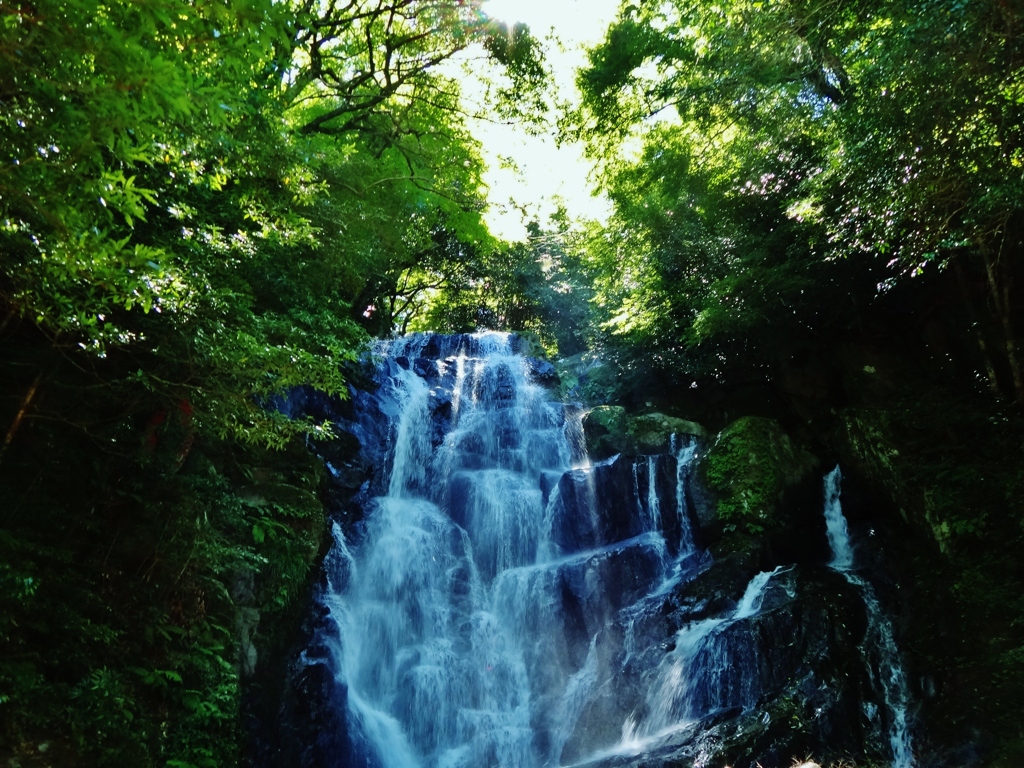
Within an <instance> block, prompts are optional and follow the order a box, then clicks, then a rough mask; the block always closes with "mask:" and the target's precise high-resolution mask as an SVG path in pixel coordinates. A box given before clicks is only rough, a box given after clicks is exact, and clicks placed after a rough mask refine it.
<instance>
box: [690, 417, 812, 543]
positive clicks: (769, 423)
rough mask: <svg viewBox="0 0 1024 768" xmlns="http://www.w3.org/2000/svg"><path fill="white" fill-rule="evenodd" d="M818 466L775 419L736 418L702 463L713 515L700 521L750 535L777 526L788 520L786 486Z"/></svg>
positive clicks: (810, 455) (797, 482) (807, 475)
mask: <svg viewBox="0 0 1024 768" xmlns="http://www.w3.org/2000/svg"><path fill="white" fill-rule="evenodd" d="M817 467H818V460H817V459H816V458H815V457H814V456H813V455H812V454H811V453H809V452H807V451H806V450H804V449H802V448H800V447H798V446H797V445H795V444H794V443H793V441H792V440H791V439H790V438H789V435H787V434H786V433H785V432H784V431H783V430H782V428H781V427H780V426H779V424H778V422H777V421H775V420H774V419H765V418H761V417H757V416H745V417H743V418H741V419H737V420H736V421H734V422H733V423H732V424H730V425H729V426H727V427H726V428H725V429H723V430H722V431H721V432H720V433H719V435H718V437H717V438H716V439H715V442H714V444H713V445H712V446H711V448H710V450H709V451H708V452H707V454H706V455H705V456H704V458H703V459H702V461H701V463H700V476H701V479H702V480H703V483H704V485H705V487H706V488H707V489H708V490H710V491H711V492H712V496H713V504H712V505H711V508H712V509H713V511H714V516H715V520H714V521H711V520H702V522H704V523H712V522H717V523H719V524H722V525H723V526H724V527H725V530H726V531H730V530H735V529H741V530H742V531H744V532H747V533H752V534H759V533H762V532H764V531H776V530H779V529H780V528H782V527H783V526H784V524H785V521H784V520H783V515H782V513H781V506H782V501H783V496H784V495H785V493H786V491H787V490H788V489H790V488H792V487H794V486H796V485H799V484H800V483H802V482H803V481H804V480H806V479H808V477H809V476H810V475H811V473H814V472H815V471H816V470H817Z"/></svg>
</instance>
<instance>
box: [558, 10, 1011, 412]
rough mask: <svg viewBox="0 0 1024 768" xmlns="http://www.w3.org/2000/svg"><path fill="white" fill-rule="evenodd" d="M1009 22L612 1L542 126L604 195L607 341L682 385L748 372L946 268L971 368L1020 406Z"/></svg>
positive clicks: (984, 16) (944, 13)
mask: <svg viewBox="0 0 1024 768" xmlns="http://www.w3.org/2000/svg"><path fill="white" fill-rule="evenodd" d="M1021 20H1022V19H1021V11H1020V8H1019V7H1017V6H1016V5H1013V4H998V3H995V4H994V3H989V2H984V0H978V2H966V3H962V2H953V1H952V0H920V1H917V0H915V1H914V2H905V1H904V0H892V2H885V3H882V4H878V3H871V4H864V3H859V2H855V3H846V4H843V5H842V6H841V7H839V6H836V5H835V4H834V3H824V2H797V3H762V2H755V1H754V0H730V1H729V2H726V3H719V4H716V5H706V4H698V3H692V2H687V1H685V0H678V1H674V2H668V3H661V4H653V3H641V4H632V5H626V6H624V7H623V9H622V11H621V12H620V16H619V18H618V19H617V21H616V22H615V23H614V24H613V26H612V27H611V29H610V30H609V32H608V34H607V37H606V39H605V41H604V42H603V43H601V44H600V45H598V46H597V47H596V48H594V49H593V50H592V51H591V52H590V64H589V66H588V67H587V68H586V69H584V70H583V71H582V72H581V73H580V74H579V78H578V82H579V85H580V87H581V89H582V91H583V104H582V106H581V108H580V109H579V110H578V111H576V112H575V113H573V114H570V115H568V116H567V117H566V118H565V120H564V121H563V127H564V129H565V131H566V134H567V135H569V136H578V137H582V138H585V139H587V140H588V141H589V145H590V152H591V155H592V156H593V157H595V158H596V159H598V160H600V161H601V163H602V164H603V171H602V178H603V185H604V187H605V189H606V190H607V191H608V193H609V194H610V196H611V197H612V199H613V201H614V202H615V205H616V214H615V216H614V217H613V219H612V221H611V222H610V223H609V226H608V227H607V228H606V230H605V231H604V232H602V233H599V234H598V235H597V236H596V237H595V238H594V239H593V240H592V242H591V245H590V246H589V248H588V252H589V254H590V258H591V261H592V264H593V266H594V268H595V270H596V271H597V273H598V279H597V283H596V286H597V288H598V293H597V296H596V299H597V304H598V306H599V307H600V310H601V313H602V314H603V316H604V328H605V329H606V330H607V331H608V332H610V333H611V334H612V337H611V339H610V342H611V343H613V344H615V345H617V346H619V347H623V346H624V347H625V348H626V350H625V354H626V356H627V358H628V350H629V349H631V348H632V349H636V348H642V349H649V350H653V352H654V358H655V359H654V363H653V367H654V368H658V367H659V366H665V365H666V364H668V363H669V361H673V360H681V361H683V362H684V363H685V366H686V367H687V368H688V370H689V371H690V374H691V376H692V379H693V380H694V381H698V382H699V381H701V379H702V377H704V378H714V379H715V381H716V382H717V383H719V384H721V383H722V381H723V378H724V374H725V372H726V371H729V372H730V373H731V374H732V376H733V377H734V378H754V377H762V378H763V377H764V376H765V371H766V368H767V367H768V366H771V365H773V364H774V363H775V362H776V361H778V360H780V359H785V358H787V357H788V356H790V355H792V354H794V353H798V352H799V350H800V349H801V348H802V347H805V346H807V345H808V344H813V343H814V339H813V336H814V334H816V333H818V334H820V333H822V332H823V331H824V330H825V329H827V328H830V327H833V328H835V327H837V328H840V329H841V328H845V327H849V326H850V325H851V324H853V323H855V322H857V317H856V313H855V310H854V307H856V306H864V305H865V304H867V303H868V302H870V301H871V300H872V296H873V294H875V293H876V292H878V291H882V292H884V291H886V290H891V289H892V288H893V286H895V285H897V284H899V283H900V282H901V281H902V280H904V279H905V278H907V277H912V276H921V275H930V274H932V273H935V272H936V271H937V269H936V268H938V269H942V268H943V267H945V266H950V265H952V264H953V263H954V262H955V263H956V265H957V269H958V270H959V269H962V271H963V277H962V278H961V282H963V283H964V284H965V285H969V286H977V288H974V287H967V288H965V290H966V291H967V294H966V295H967V297H968V298H967V300H966V301H967V304H968V305H970V304H971V303H972V302H973V303H975V308H976V307H977V305H981V307H982V308H983V310H984V311H986V312H987V313H988V315H987V317H988V318H990V319H989V320H988V322H985V323H983V324H981V325H979V324H978V321H977V320H976V319H972V318H971V315H972V314H976V311H975V308H971V307H968V309H969V311H967V312H965V313H964V316H965V319H966V320H967V322H966V323H964V324H963V326H962V327H963V332H964V333H967V332H968V329H969V328H971V327H972V326H973V327H974V329H975V331H974V332H975V333H976V335H977V336H978V339H979V340H978V343H979V344H981V345H982V349H983V352H982V356H981V358H980V359H979V360H978V367H979V368H981V367H985V368H986V369H987V370H988V378H989V380H990V384H991V386H992V387H993V389H995V390H1001V391H1002V392H1004V393H1007V394H1010V393H1014V394H1015V396H1016V397H1017V399H1018V400H1022V398H1024V367H1022V364H1021V361H1020V360H1019V357H1018V353H1017V351H1016V349H1017V347H1018V346H1019V345H1018V344H1017V342H1016V336H1017V329H1018V326H1019V321H1020V317H1019V311H1017V310H1016V309H1015V308H1014V307H1015V304H1014V302H1013V301H1012V299H1011V285H1012V283H1013V282H1014V277H1015V275H1016V273H1017V272H1019V254H1020V251H1021V247H1022V243H1024V239H1022V235H1021V231H1020V227H1019V225H1018V223H1017V221H1018V219H1019V218H1020V203H1019V201H1020V199H1021V195H1020V194H1019V192H1020V190H1019V189H1018V186H1019V185H1020V184H1021V182H1022V174H1021V161H1020V158H1019V157H1018V154H1019V153H1020V151H1021V147H1022V143H1021V140H1020V134H1021V131H1022V126H1024V114H1022V112H1021V109H1020V104H1021V101H1020V99H1018V98H1017V95H1016V94H1017V92H1018V90H1019V88H1018V81H1019V80H1020V76H1021V75H1020V71H1021V70H1020V62H1021V61H1024V59H1022V57H1021V56H1020V50H1019V45H1020V36H1019V35H1016V34H1014V32H1013V31H1012V30H1015V29H1016V28H1017V27H1018V26H1019V24H1020V22H1021ZM655 118H656V119H655ZM627 140H628V142H627ZM636 145H639V146H640V147H641V149H640V152H639V154H638V155H637V156H635V157H631V156H630V154H629V153H628V152H623V148H624V147H629V146H636ZM972 293H975V294H981V299H980V300H977V299H972V298H971V294H972ZM851 299H852V300H851ZM627 363H628V360H627ZM743 368H746V370H742V369H743ZM1022 401H1024V400H1022Z"/></svg>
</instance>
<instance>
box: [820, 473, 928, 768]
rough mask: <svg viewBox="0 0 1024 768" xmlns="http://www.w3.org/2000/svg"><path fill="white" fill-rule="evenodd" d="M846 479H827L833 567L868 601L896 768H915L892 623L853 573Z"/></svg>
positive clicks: (870, 639) (868, 644)
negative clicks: (844, 503) (843, 487)
mask: <svg viewBox="0 0 1024 768" xmlns="http://www.w3.org/2000/svg"><path fill="white" fill-rule="evenodd" d="M842 478H843V476H842V472H840V469H839V467H838V466H836V468H835V469H833V470H832V471H831V472H830V473H829V474H828V475H826V477H825V523H826V529H827V533H828V541H829V546H830V547H831V548H832V560H831V562H830V563H829V565H830V566H831V567H832V568H833V569H835V570H836V571H838V572H839V573H841V574H842V575H843V577H844V578H845V579H846V580H847V581H848V582H850V584H852V585H853V586H854V587H856V588H857V590H858V591H859V592H860V594H861V598H862V599H863V601H864V607H865V608H866V609H867V615H868V631H867V635H866V637H865V639H864V646H865V648H864V652H865V655H866V656H867V657H868V658H873V657H876V656H877V658H878V662H879V664H878V670H877V674H878V681H879V683H880V686H881V689H882V694H883V696H884V698H885V704H886V707H887V709H888V710H889V718H890V722H889V745H890V747H891V748H892V756H893V766H894V768H912V767H913V765H914V753H913V743H912V739H911V733H910V724H909V722H908V713H907V711H908V708H909V706H910V692H909V690H908V688H907V679H906V675H905V674H904V672H903V665H902V663H901V662H900V654H899V649H898V648H897V647H896V640H895V638H894V637H893V628H892V623H891V622H890V621H889V619H888V618H886V616H885V613H884V612H883V610H882V606H881V604H880V603H879V602H878V597H877V596H876V595H875V591H874V589H873V588H872V587H871V585H870V584H869V583H868V582H866V581H865V580H864V579H862V578H860V577H859V576H858V575H857V574H855V573H853V571H852V568H853V562H854V557H853V545H852V544H851V542H850V534H849V530H848V528H847V524H846V516H845V515H843V508H842V503H841V501H840V496H841V484H842Z"/></svg>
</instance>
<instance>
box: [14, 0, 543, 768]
mask: <svg viewBox="0 0 1024 768" xmlns="http://www.w3.org/2000/svg"><path fill="white" fill-rule="evenodd" d="M494 34H497V28H496V27H495V26H494V25H493V24H491V23H490V22H488V21H487V20H486V18H484V17H483V16H482V14H481V13H480V7H479V3H463V2H461V0H460V1H458V2H456V1H455V0H451V2H449V1H448V0H445V1H444V2H419V1H418V0H395V1H394V2H388V1H386V0H380V2H361V1H360V2H354V3H346V4H334V3H326V4H320V3H298V2H296V3H292V2H271V0H225V1H224V2H217V3H200V4H196V3H191V2H186V1H185V0H162V1H161V2H155V3H138V2H128V1H127V0H123V1H122V0H117V1H115V2H99V0H72V1H71V2H56V0H40V2H36V3H31V4H14V5H12V4H10V3H7V4H0V59H2V61H3V64H4V66H3V67H2V68H0V147H2V149H0V154H2V155H3V156H2V157H0V160H2V162H0V377H2V379H3V381H4V387H3V391H2V392H0V423H2V424H3V427H2V430H0V431H2V434H3V435H4V443H3V444H2V446H0V497H2V498H4V499H5V500H7V502H9V503H7V502H5V504H6V506H5V507H4V509H3V511H2V513H0V762H4V763H5V764H6V763H7V762H12V764H13V763H20V764H28V763H29V761H30V760H34V759H35V758H36V757H37V756H38V755H37V754H36V747H37V745H39V744H40V743H42V742H45V743H47V744H50V745H51V747H50V748H51V749H52V751H51V752H50V753H49V754H50V755H52V756H53V760H54V762H55V763H56V762H62V764H67V765H98V766H99V765H118V766H121V765H132V766H141V767H144V766H162V765H178V766H231V765H236V764H238V760H239V757H240V749H239V745H240V741H241V738H242V734H241V732H240V715H239V712H240V685H241V678H242V673H243V672H245V671H246V668H247V667H248V666H251V651H252V648H253V647H255V648H257V649H258V648H261V647H264V646H265V645H266V644H268V643H271V642H278V640H275V639H274V638H273V637H272V635H273V631H274V630H273V624H274V621H275V618H277V617H280V616H282V615H283V614H284V613H285V612H286V611H288V610H289V609H290V606H291V605H292V603H293V601H294V600H295V599H296V597H297V596H299V595H300V594H302V593H303V591H304V590H305V589H306V588H307V586H308V578H309V572H310V567H311V564H312V563H313V562H314V561H315V559H316V556H317V553H318V551H319V548H320V541H321V537H322V535H323V530H324V519H323V509H322V506H321V504H320V502H319V501H318V498H317V496H318V486H317V477H318V474H317V470H316V468H315V466H314V462H313V459H312V457H311V456H310V455H309V454H308V453H307V452H306V450H305V443H306V440H307V439H309V438H317V439H329V438H330V437H332V435H333V432H332V429H331V425H329V424H321V423H316V422H313V421H310V420H306V421H301V420H291V419H288V418H285V417H284V416H283V415H281V414H280V413H278V412H276V411H275V409H274V408H273V404H274V403H275V402H279V400H278V398H280V397H281V396H282V395H284V394H286V393H287V392H288V391H289V389H291V388H293V387H295V386H296V385H312V386H314V387H316V388H317V389H319V390H321V391H323V392H327V393H330V394H332V395H335V396H337V397H339V398H344V397H346V396H347V393H348V379H349V373H350V372H351V371H352V370H354V369H355V368H356V360H357V358H358V356H359V352H360V349H361V347H362V345H363V343H364V341H365V339H366V338H367V328H366V327H364V326H368V327H369V330H371V331H377V332H380V333H390V332H391V331H392V330H393V325H394V324H396V323H398V324H401V323H404V322H407V321H408V319H409V318H410V317H411V316H412V315H413V314H414V313H415V312H416V311H418V310H419V306H418V305H415V302H413V304H412V305H410V306H408V307H406V308H405V309H402V308H401V307H396V306H394V303H395V297H399V300H405V299H408V298H410V296H414V295H415V291H416V290H422V289H416V288H415V287H414V288H412V289H409V291H406V289H407V288H409V286H410V285H414V283H415V281H417V280H420V279H421V277H422V276H424V275H426V276H428V277H429V279H430V280H432V281H433V283H434V284H433V285H432V289H434V290H436V289H440V288H443V287H444V286H446V285H448V284H450V283H457V282H458V281H460V280H461V279H462V277H461V273H460V271H459V270H460V269H461V266H460V259H461V258H462V257H461V256H460V255H459V254H460V253H463V252H465V253H475V252H476V250H477V249H482V250H486V249H487V248H488V247H489V242H490V239H489V236H488V234H487V232H486V229H485V227H484V226H483V223H482V220H481V217H480V212H481V210H482V207H483V200H482V196H481V172H482V161H481V160H480V157H479V152H478V149H477V146H476V143H475V141H474V140H473V139H472V137H471V136H470V135H469V133H468V132H467V130H466V127H465V119H464V114H465V110H464V105H463V104H462V101H461V94H460V91H459V87H458V84H457V82H456V81H455V80H454V79H452V78H451V77H447V76H445V75H442V74H441V73H440V72H439V65H440V64H441V63H442V62H444V61H446V60H448V59H450V58H451V57H452V56H454V55H455V54H456V53H459V52H461V51H463V50H465V49H467V48H468V47H470V46H471V45H477V46H478V50H479V51H480V52H481V56H484V57H490V58H491V59H493V60H497V61H499V63H501V65H502V66H504V67H506V68H507V70H508V74H507V75H506V76H507V77H508V78H509V82H510V83H511V85H510V86H509V88H510V89H511V90H509V91H508V92H507V94H506V98H512V95H511V94H512V93H513V91H516V92H518V93H525V92H526V91H528V90H529V89H531V88H532V89H535V90H536V89H538V88H540V87H541V79H542V78H541V73H542V69H541V68H540V63H539V52H538V49H537V48H536V45H535V41H533V40H532V39H531V38H530V37H529V35H528V34H526V32H525V31H524V30H518V31H517V32H516V33H515V35H513V37H512V38H511V39H509V44H508V45H505V46H504V47H502V46H497V45H496V44H493V36H494ZM488 41H491V42H492V45H491V49H490V52H489V53H488V50H487V49H485V48H483V45H484V43H485V42H488ZM495 77H498V75H495ZM502 82H504V81H502ZM403 292H404V293H403ZM388 300H392V304H393V306H392V307H391V311H390V312H389V313H388V314H387V316H386V318H384V319H383V322H380V321H379V320H378V317H377V315H378V313H377V311H376V309H375V307H380V306H384V304H385V303H386V302H387V301H388ZM263 628H266V629H263ZM278 644H280V643H279V642H278ZM250 646H252V647H250ZM40 749H41V747H40Z"/></svg>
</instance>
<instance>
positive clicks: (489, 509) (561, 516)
mask: <svg viewBox="0 0 1024 768" xmlns="http://www.w3.org/2000/svg"><path fill="white" fill-rule="evenodd" d="M513 341H514V337H510V336H509V335H507V334H499V333H485V334H474V335H468V336H454V337H443V336H436V335H433V334H424V335H415V336H411V337H406V338H403V339H399V340H394V341H389V342H383V343H381V344H379V345H378V347H377V348H376V350H375V352H376V355H377V359H378V360H379V365H378V377H379V381H380V386H379V389H378V393H377V395H376V396H375V397H376V400H375V401H374V402H376V403H378V405H376V406H375V409H376V410H375V411H374V413H379V414H380V417H379V418H380V419H386V422H380V423H384V427H383V428H382V429H383V434H384V435H385V437H384V446H383V451H384V452H383V455H384V456H385V457H387V461H388V465H389V466H388V467H385V468H383V470H384V471H385V472H386V474H385V475H384V478H385V479H384V480H383V482H381V483H380V484H379V486H378V487H379V488H380V489H381V491H382V492H381V493H380V495H378V496H377V497H376V498H373V499H372V500H371V501H369V503H367V504H366V508H367V514H366V517H365V519H364V520H363V521H362V522H361V523H360V524H359V525H358V526H356V527H355V529H354V531H353V532H352V534H351V535H350V536H349V537H348V538H346V536H345V535H344V534H342V532H341V530H340V528H339V527H338V526H335V531H334V540H335V543H334V548H333V549H332V550H331V552H330V553H329V554H328V557H327V560H326V561H325V567H328V569H329V570H330V571H332V572H337V574H336V575H333V576H329V578H328V579H327V586H326V594H325V595H324V596H323V598H322V599H321V602H322V604H323V606H324V607H325V608H326V610H327V612H328V614H329V624H330V627H331V631H330V633H329V634H328V635H326V636H325V637H324V638H321V643H322V644H324V645H326V646H328V647H329V649H330V652H331V654H332V658H333V660H332V666H331V668H332V669H333V670H336V672H335V675H336V679H337V681H338V683H339V684H340V685H341V686H342V688H343V690H345V691H346V696H345V697H344V698H345V702H346V703H345V707H346V713H345V720H346V721H347V723H348V729H349V732H350V735H349V737H350V739H351V741H352V743H353V747H352V749H353V751H354V752H355V753H358V754H359V755H360V756H361V758H360V760H361V762H362V761H365V762H366V763H367V764H368V765H370V766H374V768H428V767H430V768H435V767H436V768H475V767H476V766H486V765H502V766H507V767H508V768H540V767H541V766H554V765H557V764H559V760H560V755H561V752H562V750H563V748H564V747H565V745H566V743H567V742H568V741H569V739H570V738H571V736H572V734H573V731H574V729H575V727H576V723H577V720H578V719H579V718H580V717H581V715H582V713H583V712H584V711H585V710H586V707H587V706H588V705H589V704H591V703H592V702H593V701H594V700H595V697H597V696H599V694H598V692H597V689H598V687H599V683H600V682H601V681H602V678H601V666H600V663H599V658H600V653H599V640H600V638H601V637H602V632H603V631H604V630H605V628H606V627H607V626H608V625H609V623H610V622H612V621H615V620H616V617H617V616H618V615H619V613H620V612H621V611H625V610H628V609H629V607H630V606H632V605H635V604H637V602H638V601H643V600H644V599H645V598H646V597H648V596H649V595H651V594H653V593H655V592H656V590H657V588H658V587H659V586H660V585H662V584H664V582H665V580H666V578H667V577H668V575H669V574H670V573H671V572H672V569H673V568H674V567H675V566H676V561H677V560H678V557H677V556H676V555H674V554H672V553H670V551H669V549H670V547H669V545H668V543H667V539H666V536H668V538H669V539H671V540H672V545H671V549H672V550H673V552H674V551H676V550H680V551H682V550H685V551H686V552H687V553H692V550H693V544H692V542H693V535H692V533H691V532H690V530H689V524H688V520H687V519H685V515H684V516H683V517H684V519H682V520H681V521H680V520H678V519H677V518H679V517H680V509H681V508H680V507H679V506H678V499H682V498H683V497H684V495H685V494H684V493H683V491H682V490H681V488H677V487H672V488H671V489H670V490H669V489H666V490H664V491H663V490H661V489H662V487H663V485H664V483H663V482H662V483H660V482H659V481H658V478H659V477H661V476H662V475H663V474H664V473H665V472H668V471H671V472H673V473H675V474H676V477H677V483H676V485H681V484H682V483H683V482H684V480H683V478H684V477H685V474H686V473H685V468H683V469H677V468H676V467H674V466H673V467H671V470H669V469H662V465H661V464H659V463H658V460H659V459H660V460H665V459H668V460H670V461H676V460H678V459H680V457H682V459H683V460H684V461H688V460H689V459H690V458H691V457H692V450H691V451H690V454H688V455H687V454H686V453H685V451H686V449H682V453H675V452H674V454H673V456H670V457H640V458H638V459H637V460H636V462H635V463H633V464H631V465H630V467H629V470H630V473H631V475H632V479H633V480H634V488H633V489H632V490H633V493H632V494H631V496H632V498H633V501H632V502H631V504H632V505H633V506H632V507H629V508H627V509H625V510H624V509H623V508H622V505H621V504H620V503H619V501H618V500H617V499H616V498H614V495H609V493H608V484H609V483H617V482H618V480H617V478H618V476H619V474H621V473H620V472H619V465H616V464H611V463H602V464H599V465H591V464H590V463H589V462H588V461H587V459H586V454H585V452H584V451H582V449H581V446H582V429H581V427H580V418H581V416H580V411H579V409H578V408H573V407H569V406H563V405H561V404H559V403H556V402H553V401H552V400H551V399H550V398H549V396H548V394H547V392H546V390H545V389H544V388H543V387H541V386H539V385H538V384H537V383H536V382H535V381H534V378H533V376H532V369H531V362H530V361H529V360H528V359H527V358H524V357H522V356H521V355H518V354H516V353H515V352H514V350H513ZM366 418H370V417H369V416H367V417H366ZM641 482H642V484H643V486H644V489H643V494H642V495H641V493H640V489H639V486H638V485H636V484H637V483H641ZM616 487H618V486H616ZM663 496H664V498H663ZM677 497H678V498H677ZM630 509H632V510H635V511H633V512H630V511H629V510H630ZM666 519H671V520H673V521H676V522H675V523H673V525H674V527H672V528H671V530H670V532H669V533H668V534H666V530H669V529H667V528H666V525H667V523H666V522H665V521H666ZM577 529H578V530H577ZM677 529H678V530H677ZM676 539H679V541H676ZM338 760H339V763H338V764H339V765H346V764H347V763H346V762H345V760H346V758H344V757H343V756H339V757H338Z"/></svg>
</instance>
